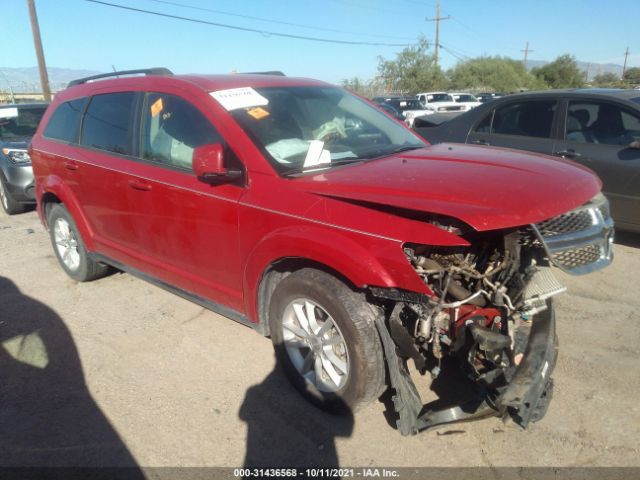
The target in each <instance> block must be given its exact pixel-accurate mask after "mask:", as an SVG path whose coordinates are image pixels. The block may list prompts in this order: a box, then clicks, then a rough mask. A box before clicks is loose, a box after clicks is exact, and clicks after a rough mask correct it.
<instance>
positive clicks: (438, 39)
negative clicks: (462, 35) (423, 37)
mask: <svg viewBox="0 0 640 480" xmlns="http://www.w3.org/2000/svg"><path fill="white" fill-rule="evenodd" d="M450 18H451V15H447V16H446V17H441V16H440V0H438V1H437V3H436V17H435V18H427V19H426V20H427V22H436V48H435V53H434V55H433V61H434V63H435V64H436V66H437V65H438V47H439V42H440V20H449V19H450Z"/></svg>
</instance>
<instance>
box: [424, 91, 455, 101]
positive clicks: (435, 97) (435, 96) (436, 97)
mask: <svg viewBox="0 0 640 480" xmlns="http://www.w3.org/2000/svg"><path fill="white" fill-rule="evenodd" d="M427 100H428V101H429V102H453V98H451V95H449V94H448V93H430V94H429V95H427Z"/></svg>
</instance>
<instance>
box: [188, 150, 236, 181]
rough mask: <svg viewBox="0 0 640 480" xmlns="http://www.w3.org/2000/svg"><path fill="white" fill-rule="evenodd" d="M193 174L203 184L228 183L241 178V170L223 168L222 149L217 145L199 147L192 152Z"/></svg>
mask: <svg viewBox="0 0 640 480" xmlns="http://www.w3.org/2000/svg"><path fill="white" fill-rule="evenodd" d="M191 164H192V168H193V172H194V173H195V174H196V177H198V179H199V180H201V181H203V182H205V183H211V184H220V183H230V182H233V181H235V180H238V179H239V178H241V177H242V171H241V170H229V169H227V168H225V166H224V147H223V146H222V145H221V144H219V143H213V144H207V145H201V146H199V147H196V148H195V149H194V150H193V158H192V160H191Z"/></svg>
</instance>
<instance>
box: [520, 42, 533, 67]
mask: <svg viewBox="0 0 640 480" xmlns="http://www.w3.org/2000/svg"><path fill="white" fill-rule="evenodd" d="M520 51H521V52H524V69H525V70H526V69H527V57H528V56H529V52H534V51H535V50H530V49H529V42H528V41H527V44H526V45H525V47H524V50H520Z"/></svg>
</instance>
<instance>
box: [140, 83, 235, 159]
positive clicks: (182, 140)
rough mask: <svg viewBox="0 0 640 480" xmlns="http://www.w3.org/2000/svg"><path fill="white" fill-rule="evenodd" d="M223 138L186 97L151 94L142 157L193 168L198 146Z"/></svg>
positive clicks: (148, 102) (145, 109) (145, 112)
mask: <svg viewBox="0 0 640 480" xmlns="http://www.w3.org/2000/svg"><path fill="white" fill-rule="evenodd" d="M221 141H222V140H221V137H220V135H219V134H218V132H217V131H216V129H215V128H214V127H213V125H211V123H209V121H208V120H207V119H206V118H205V116H204V115H203V114H202V113H200V111H199V110H198V109H197V108H196V107H194V106H193V105H191V104H190V103H189V102H187V101H186V100H183V99H182V98H180V97H176V96H175V95H168V94H160V93H149V94H148V96H147V102H146V106H145V108H144V114H143V127H142V158H144V159H147V160H152V161H154V162H160V163H164V164H166V165H171V166H174V167H180V168H185V169H189V170H190V169H191V159H192V157H193V150H194V149H195V148H196V147H199V146H201V145H207V144H212V143H220V142H221Z"/></svg>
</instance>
